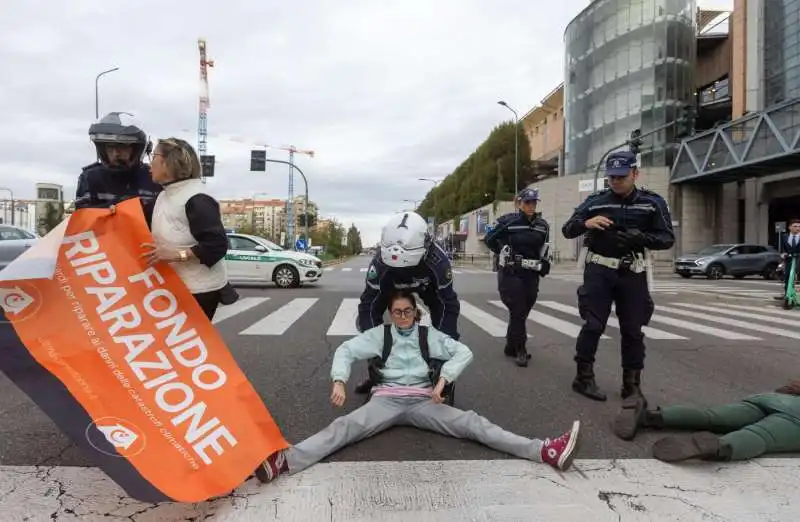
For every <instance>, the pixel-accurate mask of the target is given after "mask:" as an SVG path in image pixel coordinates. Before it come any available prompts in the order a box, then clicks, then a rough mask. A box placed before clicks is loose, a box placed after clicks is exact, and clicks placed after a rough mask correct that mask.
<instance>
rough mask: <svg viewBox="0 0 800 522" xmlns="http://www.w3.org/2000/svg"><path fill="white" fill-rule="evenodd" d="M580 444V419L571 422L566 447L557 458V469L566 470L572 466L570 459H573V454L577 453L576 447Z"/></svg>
mask: <svg viewBox="0 0 800 522" xmlns="http://www.w3.org/2000/svg"><path fill="white" fill-rule="evenodd" d="M580 446H581V421H579V420H576V421H575V422H573V423H572V429H571V430H570V437H569V441H567V447H566V449H565V450H564V453H562V454H561V456H560V457H559V458H558V469H560V470H561V471H567V470H568V469H569V468H570V467H571V466H572V461H573V460H574V459H575V455H576V454H577V453H578V449H580Z"/></svg>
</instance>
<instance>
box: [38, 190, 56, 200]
mask: <svg viewBox="0 0 800 522" xmlns="http://www.w3.org/2000/svg"><path fill="white" fill-rule="evenodd" d="M37 193H38V194H39V195H38V198H39V199H49V200H53V201H60V200H61V191H60V190H58V189H54V188H39V189H38V191H37Z"/></svg>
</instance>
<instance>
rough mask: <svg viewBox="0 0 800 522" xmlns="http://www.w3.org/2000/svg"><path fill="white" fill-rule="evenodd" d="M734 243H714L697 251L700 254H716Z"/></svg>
mask: <svg viewBox="0 0 800 522" xmlns="http://www.w3.org/2000/svg"><path fill="white" fill-rule="evenodd" d="M732 246H733V245H712V246H710V247H706V248H704V249H702V250H701V251H699V252H698V253H697V255H698V256H713V255H714V254H720V253H722V252H724V251H725V250H727V249H729V248H730V247H732Z"/></svg>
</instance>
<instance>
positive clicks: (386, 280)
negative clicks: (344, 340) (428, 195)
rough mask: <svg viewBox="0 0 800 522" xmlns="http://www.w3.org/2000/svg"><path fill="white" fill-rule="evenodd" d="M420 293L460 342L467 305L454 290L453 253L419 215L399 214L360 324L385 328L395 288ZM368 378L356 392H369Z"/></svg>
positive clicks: (385, 235) (375, 264)
mask: <svg viewBox="0 0 800 522" xmlns="http://www.w3.org/2000/svg"><path fill="white" fill-rule="evenodd" d="M401 288H402V289H406V290H408V291H411V292H416V293H417V294H418V295H419V297H420V298H421V299H422V302H423V303H425V306H426V307H427V308H428V310H429V311H430V315H431V325H432V326H433V327H434V328H436V329H437V330H440V331H441V332H443V333H445V334H447V335H449V336H450V337H452V338H453V339H455V340H458V339H459V333H458V316H459V314H460V311H461V305H460V303H459V301H458V294H456V292H455V290H454V289H453V269H452V265H451V264H450V260H449V259H448V257H447V253H446V252H445V251H444V249H442V247H441V246H439V245H438V244H437V243H436V242H435V241H433V238H432V237H431V236H430V234H428V224H427V223H426V222H425V219H423V217H422V216H420V215H419V214H417V213H415V212H405V213H402V214H395V215H394V216H393V217H392V219H390V220H389V222H388V223H387V224H386V225H385V226H384V227H383V231H382V233H381V242H380V249H379V250H378V251H377V252H376V253H375V257H374V258H373V259H372V263H371V264H370V266H369V269H368V270H367V277H366V285H365V287H364V291H363V292H362V294H361V302H360V303H359V305H358V317H357V319H356V326H357V328H358V331H360V332H363V331H366V330H369V329H370V328H374V327H375V326H378V325H380V324H383V314H384V312H386V309H387V308H388V306H389V303H388V297H389V295H390V294H391V292H392V291H394V290H395V289H401ZM371 388H372V381H370V380H369V379H368V378H367V379H366V380H365V381H363V382H362V383H361V384H359V385H358V386H356V393H368V392H369V390H370V389H371Z"/></svg>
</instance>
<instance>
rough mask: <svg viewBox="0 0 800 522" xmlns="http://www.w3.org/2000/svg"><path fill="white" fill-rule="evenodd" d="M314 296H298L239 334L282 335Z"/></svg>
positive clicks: (309, 306)
mask: <svg viewBox="0 0 800 522" xmlns="http://www.w3.org/2000/svg"><path fill="white" fill-rule="evenodd" d="M317 301H319V299H318V298H316V297H298V298H295V299H292V300H291V301H289V302H288V303H286V304H285V305H283V306H281V307H280V308H278V309H277V310H275V311H274V312H272V313H271V314H269V315H268V316H266V317H265V318H263V319H261V320H260V321H258V322H257V323H254V324H253V325H251V326H250V327H249V328H247V329H246V330H243V331H241V332H239V335H283V334H284V333H286V330H288V329H289V328H290V327H291V326H292V325H293V324H294V323H295V321H297V320H298V319H300V317H302V316H303V314H304V313H306V312H307V311H308V309H309V308H311V307H312V306H314V303H316V302H317Z"/></svg>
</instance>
